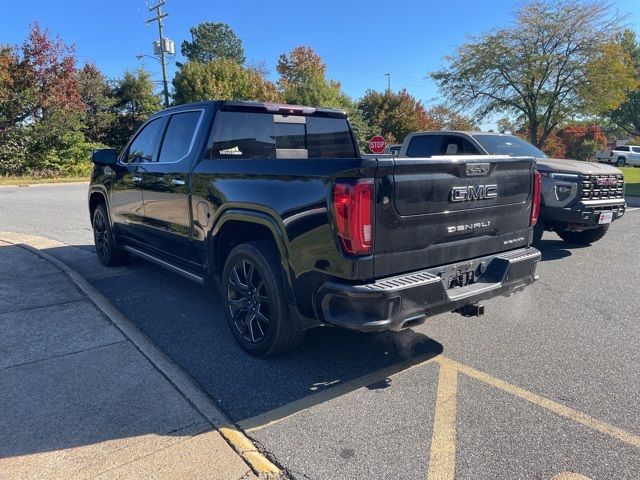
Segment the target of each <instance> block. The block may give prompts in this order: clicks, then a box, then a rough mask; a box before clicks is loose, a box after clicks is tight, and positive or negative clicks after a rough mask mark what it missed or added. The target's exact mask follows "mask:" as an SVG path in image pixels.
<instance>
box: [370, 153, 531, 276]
mask: <svg viewBox="0 0 640 480" xmlns="http://www.w3.org/2000/svg"><path fill="white" fill-rule="evenodd" d="M533 165H534V160H533V159H531V158H512V157H497V156H478V155H474V156H465V157H463V156H446V157H431V158H397V159H394V163H393V166H390V167H389V168H387V169H385V171H384V173H383V175H382V178H381V179H380V181H379V183H378V195H377V196H378V199H379V201H378V202H376V205H377V207H376V228H375V234H374V235H375V242H374V245H375V260H374V271H375V276H376V277H382V276H387V275H393V274H397V273H402V272H409V271H412V270H419V269H424V268H428V267H433V266H437V265H445V264H451V263H453V262H458V261H463V260H466V259H471V258H475V257H479V256H484V255H490V254H494V253H498V252H502V251H506V250H511V249H514V248H518V247H522V246H526V245H527V244H528V243H529V241H530V234H531V229H530V227H529V221H530V214H531V200H532V195H533Z"/></svg>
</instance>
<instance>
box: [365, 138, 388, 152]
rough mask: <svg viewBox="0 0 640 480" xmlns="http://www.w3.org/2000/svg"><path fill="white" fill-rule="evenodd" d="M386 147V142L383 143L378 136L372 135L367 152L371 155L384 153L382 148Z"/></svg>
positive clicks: (382, 139)
mask: <svg viewBox="0 0 640 480" xmlns="http://www.w3.org/2000/svg"><path fill="white" fill-rule="evenodd" d="M386 146H387V142H385V141H384V138H382V137H381V136H380V135H374V136H373V137H372V138H371V140H369V150H371V151H372V152H373V153H382V152H384V148H385V147H386Z"/></svg>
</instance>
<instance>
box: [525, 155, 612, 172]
mask: <svg viewBox="0 0 640 480" xmlns="http://www.w3.org/2000/svg"><path fill="white" fill-rule="evenodd" d="M536 165H537V168H538V170H540V171H550V172H562V173H579V174H583V175H594V174H603V175H620V174H621V173H622V172H621V171H620V170H618V169H617V168H616V167H614V166H613V165H607V164H604V163H595V162H581V161H579V160H565V159H563V158H537V159H536Z"/></svg>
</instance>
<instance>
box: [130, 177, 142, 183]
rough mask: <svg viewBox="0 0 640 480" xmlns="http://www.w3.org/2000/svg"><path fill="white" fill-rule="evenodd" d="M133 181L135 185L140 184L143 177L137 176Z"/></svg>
mask: <svg viewBox="0 0 640 480" xmlns="http://www.w3.org/2000/svg"><path fill="white" fill-rule="evenodd" d="M131 180H133V183H140V182H142V177H139V176H137V175H136V176H135V177H131Z"/></svg>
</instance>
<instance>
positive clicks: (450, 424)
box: [428, 362, 458, 480]
mask: <svg viewBox="0 0 640 480" xmlns="http://www.w3.org/2000/svg"><path fill="white" fill-rule="evenodd" d="M457 393H458V372H457V371H456V369H455V368H454V367H453V366H452V365H451V364H450V363H448V362H441V363H440V376H439V378H438V393H437V397H436V408H435V413H434V415H433V433H432V435H431V454H430V456H429V475H428V478H429V480H451V479H453V478H454V476H455V470H456V395H457Z"/></svg>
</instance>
